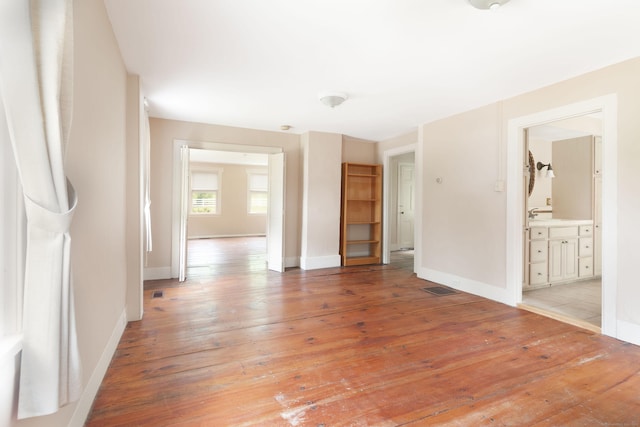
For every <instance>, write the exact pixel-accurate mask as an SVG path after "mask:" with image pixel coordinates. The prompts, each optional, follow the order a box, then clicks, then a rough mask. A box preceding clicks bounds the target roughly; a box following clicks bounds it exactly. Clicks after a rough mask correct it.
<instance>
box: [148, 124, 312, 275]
mask: <svg viewBox="0 0 640 427" xmlns="http://www.w3.org/2000/svg"><path fill="white" fill-rule="evenodd" d="M150 127H151V224H152V233H153V252H151V253H150V254H149V257H148V262H147V267H149V268H159V269H168V268H169V267H170V265H171V215H172V191H173V182H172V181H173V177H172V172H171V171H172V168H173V158H172V157H173V154H172V153H173V151H172V150H173V147H172V146H173V141H174V140H176V139H179V140H187V141H205V142H216V143H226V144H235V145H238V146H242V145H252V146H266V147H281V148H282V149H283V152H284V153H285V155H286V164H285V168H286V184H285V191H286V195H285V198H286V207H285V257H286V258H291V259H293V258H295V259H297V257H298V256H299V253H300V249H299V247H300V246H299V242H300V239H299V236H300V226H299V224H300V215H301V214H300V191H301V190H300V180H301V175H300V173H301V172H300V168H301V167H300V159H301V154H300V137H299V136H298V135H295V134H290V133H284V132H272V131H263V130H253V129H244V128H235V127H229V126H219V125H208V124H202V123H191V122H182V121H177V120H165V119H158V118H151V119H150Z"/></svg>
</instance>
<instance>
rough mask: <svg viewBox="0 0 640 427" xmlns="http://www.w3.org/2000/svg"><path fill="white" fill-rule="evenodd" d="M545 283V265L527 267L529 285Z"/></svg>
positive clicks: (544, 263)
mask: <svg viewBox="0 0 640 427" xmlns="http://www.w3.org/2000/svg"><path fill="white" fill-rule="evenodd" d="M545 283H547V263H546V262H540V263H537V264H531V265H530V266H529V285H530V286H536V285H542V284H545Z"/></svg>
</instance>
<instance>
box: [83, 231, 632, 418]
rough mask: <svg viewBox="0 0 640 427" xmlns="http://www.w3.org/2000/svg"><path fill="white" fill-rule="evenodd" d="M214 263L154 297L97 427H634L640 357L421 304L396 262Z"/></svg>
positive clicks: (225, 254)
mask: <svg viewBox="0 0 640 427" xmlns="http://www.w3.org/2000/svg"><path fill="white" fill-rule="evenodd" d="M241 240H244V239H239V240H237V241H235V242H232V244H234V245H235V246H236V247H237V248H242V247H245V249H244V250H245V251H246V250H247V249H246V248H247V247H251V245H252V243H250V242H246V241H245V242H242V241H241ZM214 243H216V242H214ZM217 243H223V242H222V241H220V242H217ZM254 244H256V245H257V244H259V243H254ZM246 245H248V246H246ZM213 251H214V252H215V253H216V255H212V256H215V257H219V258H218V260H219V262H220V263H216V266H213V267H207V268H210V270H211V271H210V273H211V275H209V276H206V275H201V276H198V277H195V278H192V279H189V280H188V281H187V282H186V283H184V284H179V283H177V282H176V281H171V280H166V281H154V282H149V283H148V284H147V286H146V289H145V317H144V319H143V320H142V321H140V322H133V323H130V324H129V325H128V326H127V328H126V331H125V333H124V335H123V337H122V340H121V342H120V345H119V347H118V350H117V353H116V355H115V356H114V359H113V361H112V363H111V366H110V368H109V370H108V372H107V375H106V377H105V379H104V382H103V384H102V387H101V389H100V391H99V393H98V396H97V398H96V401H95V404H94V408H93V411H92V413H91V415H90V418H89V420H88V421H87V423H86V425H87V426H253V425H258V426H314V427H320V426H327V427H328V426H400V425H402V426H405V425H406V426H423V425H451V426H477V425H501V426H565V425H569V426H593V425H620V426H622V425H626V426H633V425H636V426H637V425H640V393H639V392H638V391H639V390H640V373H639V371H640V363H638V362H639V361H640V348H639V347H637V346H634V345H631V344H625V343H623V342H620V341H617V340H615V339H611V338H608V337H604V336H601V335H597V334H594V333H592V332H590V331H587V330H584V329H580V328H577V327H574V326H571V325H568V324H564V323H561V322H558V321H555V320H553V319H549V318H546V317H543V316H539V315H536V314H534V313H531V312H528V311H524V310H519V309H517V308H513V307H508V306H505V305H503V304H499V303H496V302H492V301H489V300H486V299H483V298H480V297H477V296H473V295H470V294H466V293H461V292H456V293H454V294H452V295H445V296H437V295H433V294H431V293H428V292H425V291H424V290H423V288H426V287H438V285H436V284H434V283H430V282H426V281H423V280H420V279H417V278H416V276H415V275H414V274H412V273H411V265H412V263H411V262H410V261H409V260H406V261H403V259H402V254H396V256H397V257H400V258H399V260H398V259H396V260H395V261H398V262H395V263H393V264H391V265H386V266H358V267H347V268H332V269H325V270H311V271H304V270H299V269H291V270H288V271H287V272H286V273H284V274H280V273H274V272H268V271H266V270H265V269H264V268H262V269H258V268H257V264H253V263H252V262H248V261H247V260H246V257H245V256H244V255H242V253H238V252H242V251H241V250H240V249H239V250H238V251H235V250H233V249H229V248H227V249H218V250H213ZM248 252H249V253H251V251H250V250H249V251H248ZM247 262H248V263H249V265H255V266H256V268H254V269H252V268H242V267H240V266H239V264H243V263H247ZM262 264H263V267H264V263H263V262H262ZM211 265H213V264H211ZM158 291H162V293H163V296H161V297H156V298H153V293H154V292H158Z"/></svg>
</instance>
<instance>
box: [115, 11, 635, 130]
mask: <svg viewBox="0 0 640 427" xmlns="http://www.w3.org/2000/svg"><path fill="white" fill-rule="evenodd" d="M105 4H106V7H107V11H108V13H109V16H110V19H111V22H112V25H113V29H114V32H115V35H116V38H117V40H118V44H119V46H120V50H121V52H122V55H123V58H124V61H125V64H126V67H127V69H128V71H129V72H130V73H132V74H137V75H140V77H141V80H142V85H143V91H144V93H145V95H146V97H147V99H148V101H149V105H150V114H151V115H152V116H154V117H162V118H170V119H177V120H187V121H194V122H203V123H215V124H221V125H229V126H240V127H247V128H255V129H265V130H275V131H280V126H281V125H291V126H292V128H291V130H289V131H288V132H295V133H302V132H306V131H309V130H315V131H324V132H335V133H341V134H346V135H350V136H353V137H358V138H364V139H371V140H375V141H379V140H383V139H387V138H390V137H394V136H398V135H401V134H404V133H406V132H409V131H411V130H413V129H415V128H416V126H417V125H419V124H421V123H428V122H430V121H433V120H436V119H439V118H442V117H447V116H450V115H452V114H456V113H459V112H462V111H466V110H469V109H472V108H475V107H479V106H482V105H486V104H488V103H491V102H494V101H497V100H500V99H504V98H508V97H511V96H514V95H517V94H520V93H523V92H526V91H530V90H533V89H536V88H539V87H542V86H545V85H548V84H551V83H554V82H557V81H561V80H564V79H567V78H570V77H573V76H576V75H579V74H583V73H585V72H588V71H590V70H595V69H598V68H602V67H604V66H606V65H609V64H613V63H617V62H620V61H623V60H625V59H628V58H632V57H636V56H640V25H639V24H638V23H639V22H640V1H638V0H606V1H605V0H511V1H510V2H509V3H507V4H506V5H504V6H503V7H502V8H500V9H499V10H498V11H497V12H491V11H484V10H477V9H475V8H473V7H471V6H470V5H469V3H468V1H467V0H268V1H267V0H180V1H178V0H136V1H131V0H105ZM322 91H340V92H346V93H347V94H348V95H349V99H348V100H347V101H346V102H345V103H344V104H342V105H341V106H339V107H336V108H334V109H331V108H328V107H326V106H324V105H323V104H321V103H320V102H319V101H318V93H319V92H322Z"/></svg>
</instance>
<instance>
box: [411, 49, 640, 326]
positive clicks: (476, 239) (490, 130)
mask: <svg viewBox="0 0 640 427" xmlns="http://www.w3.org/2000/svg"><path fill="white" fill-rule="evenodd" d="M639 75H640V58H636V59H633V60H630V61H626V62H623V63H621V64H617V65H614V66H610V67H607V68H605V69H602V70H598V71H595V72H592V73H588V74H585V75H582V76H579V77H576V78H573V79H570V80H567V81H563V82H560V83H557V84H555V85H552V86H549V87H545V88H543V89H540V90H537V91H534V92H531V93H527V94H524V95H521V96H517V97H514V98H511V99H508V100H505V101H503V102H502V103H496V104H491V105H488V106H485V107H482V108H478V109H476V110H473V111H469V112H466V113H463V114H460V115H456V116H453V117H450V118H447V119H444V120H439V121H437V122H433V123H429V124H425V125H423V126H422V134H423V142H422V143H423V145H424V147H423V156H422V159H417V161H422V162H423V168H424V179H423V182H422V185H423V194H424V196H423V204H422V209H423V212H424V214H423V233H422V236H421V237H422V241H423V245H424V251H423V253H422V258H421V259H420V263H421V265H422V267H423V268H425V269H430V270H433V271H438V272H444V273H448V274H451V275H453V276H455V277H458V278H459V279H460V280H468V281H470V282H475V284H476V285H477V286H482V287H483V289H485V290H486V289H489V288H491V287H497V288H505V287H506V285H507V284H506V282H505V281H506V273H505V271H506V267H507V266H506V254H505V247H506V245H505V241H506V227H505V224H506V206H505V203H506V195H505V193H504V192H496V191H494V184H495V182H496V180H498V179H501V178H502V177H504V176H505V168H506V166H505V162H506V151H507V149H506V144H507V142H506V134H507V126H508V122H509V120H511V119H516V118H519V117H523V116H526V115H530V114H534V113H537V112H540V111H547V110H551V109H554V108H559V107H561V106H564V105H568V104H572V103H576V102H580V101H584V100H588V99H593V98H596V97H599V96H604V95H607V94H617V99H618V129H617V130H618V146H617V147H618V159H617V165H616V166H617V167H616V168H615V170H609V171H604V174H616V175H617V179H618V191H617V196H618V218H617V224H618V247H617V252H618V259H617V271H615V272H611V274H617V278H618V283H617V285H618V296H617V305H618V319H619V320H622V321H624V322H627V323H628V324H630V325H635V327H638V326H640V311H638V309H637V307H638V302H639V301H640V287H638V286H636V284H637V278H636V276H637V272H636V270H635V265H636V264H637V259H636V258H637V257H636V255H635V254H636V253H637V250H636V245H637V242H638V241H640V227H638V226H637V218H638V216H640V198H638V197H637V188H638V183H639V182H640V170H639V169H638V167H637V164H638V163H639V162H640V120H638V116H639V114H640V85H639V84H638V76H639ZM603 144H606V140H605V141H604V142H603ZM436 177H442V183H441V184H438V183H436V181H435V179H436ZM507 185H519V184H518V183H508V182H507ZM603 232H604V233H605V234H606V232H607V230H606V229H604V230H603ZM491 292H492V291H491V290H488V293H491ZM636 333H637V331H636ZM638 336H640V335H638Z"/></svg>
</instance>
